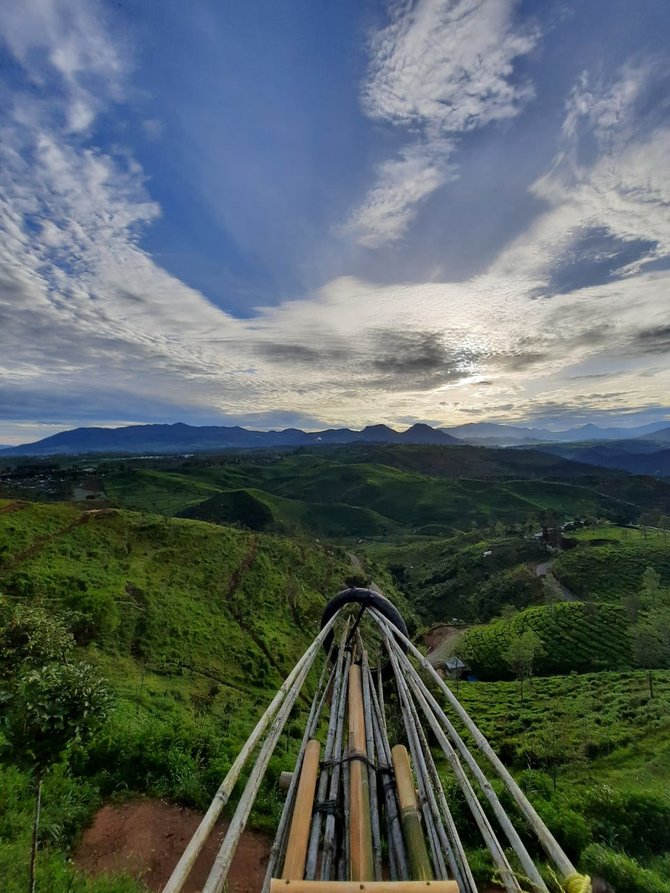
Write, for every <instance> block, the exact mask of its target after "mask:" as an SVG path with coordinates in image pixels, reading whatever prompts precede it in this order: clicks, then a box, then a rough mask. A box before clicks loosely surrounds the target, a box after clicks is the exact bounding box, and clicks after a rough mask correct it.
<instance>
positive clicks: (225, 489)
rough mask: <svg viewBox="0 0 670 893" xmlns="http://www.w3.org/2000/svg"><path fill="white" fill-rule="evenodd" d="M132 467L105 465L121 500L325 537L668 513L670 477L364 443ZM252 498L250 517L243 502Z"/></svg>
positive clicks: (507, 453) (497, 454)
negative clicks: (662, 478) (548, 518)
mask: <svg viewBox="0 0 670 893" xmlns="http://www.w3.org/2000/svg"><path fill="white" fill-rule="evenodd" d="M124 465H125V467H124V470H123V471H118V470H116V469H117V468H118V465H114V464H113V463H111V464H108V465H107V466H106V467H105V473H104V475H103V483H104V488H105V491H106V493H107V496H108V498H109V500H110V501H111V503H112V504H116V505H119V506H121V507H127V508H131V509H135V510H145V511H153V512H162V513H164V514H167V515H183V516H184V517H190V518H201V519H203V520H208V521H218V522H222V523H239V524H241V525H242V526H251V527H254V526H255V525H257V524H260V525H261V527H260V529H264V530H271V531H275V532H284V533H286V532H295V531H298V530H302V531H304V532H309V533H311V534H313V535H316V536H330V537H346V536H349V537H356V538H358V537H360V536H369V537H373V536H388V535H391V534H394V533H402V532H405V533H412V534H415V535H424V536H451V535H452V534H453V533H455V532H458V531H464V530H469V529H471V527H472V526H473V524H474V525H479V526H489V525H492V524H495V523H496V521H501V522H503V523H506V524H519V523H523V522H526V521H533V522H534V523H536V524H537V523H539V522H540V520H541V519H542V518H543V517H546V516H548V514H551V515H553V516H556V517H558V518H562V519H564V520H567V519H568V518H572V517H575V516H576V515H581V516H591V517H602V518H608V519H611V520H615V521H618V522H622V521H623V522H629V521H634V520H637V518H638V516H639V515H640V514H641V512H643V511H649V510H653V511H656V512H662V513H666V512H670V484H668V483H665V482H663V481H657V480H654V479H652V478H634V477H630V476H628V475H626V474H623V473H621V472H616V471H606V472H597V471H596V470H594V469H593V468H592V467H591V466H588V465H583V464H579V463H574V462H570V461H568V460H566V459H563V458H560V457H557V456H554V455H551V454H549V453H543V452H539V451H532V450H520V451H517V450H493V449H486V448H483V447H469V446H449V447H440V446H433V445H427V446H417V445H386V444H384V445H365V444H361V445H348V446H342V447H333V448H329V449H325V448H319V449H301V450H298V451H295V452H292V453H289V454H284V455H280V456H277V455H269V456H265V457H258V458H255V456H254V455H250V456H246V457H245V456H240V457H237V458H236V460H235V461H232V460H225V459H215V458H213V459H211V460H197V459H195V458H194V459H192V460H189V459H183V460H180V459H174V460H169V461H168V460H156V461H155V462H153V463H147V462H144V461H143V462H142V463H141V464H138V465H136V466H134V467H131V468H129V467H128V463H124ZM237 491H247V495H246V496H243V495H241V493H237V495H233V494H234V493H236V492H237ZM225 494H227V495H225ZM252 503H253V504H255V505H256V508H257V509H258V511H257V512H256V513H255V514H254V513H252V515H253V517H251V516H250V515H249V514H248V513H247V512H246V509H245V506H247V508H248V507H250V506H251V505H252ZM250 518H251V520H250Z"/></svg>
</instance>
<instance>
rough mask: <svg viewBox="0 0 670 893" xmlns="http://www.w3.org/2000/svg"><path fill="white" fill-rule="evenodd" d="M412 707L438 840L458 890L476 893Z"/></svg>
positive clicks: (460, 842) (473, 881)
mask: <svg viewBox="0 0 670 893" xmlns="http://www.w3.org/2000/svg"><path fill="white" fill-rule="evenodd" d="M412 707H413V716H414V718H415V721H416V727H417V729H418V732H419V737H420V739H421V747H422V750H423V754H424V757H425V760H426V765H427V768H428V774H429V783H428V790H429V791H430V792H431V794H433V798H434V799H436V800H437V804H436V805H437V807H438V810H439V812H440V813H441V815H442V818H443V824H442V823H441V824H440V825H438V831H439V832H440V839H441V841H442V845H443V847H444V851H445V853H446V855H447V860H448V862H449V867H450V868H451V872H452V875H453V877H454V878H455V880H457V881H458V885H459V889H460V890H461V891H462V893H477V884H476V883H475V879H474V877H473V875H472V871H471V870H470V865H469V863H468V860H467V856H466V855H465V850H464V848H463V843H462V841H461V838H460V835H459V833H458V829H457V828H456V823H455V822H454V818H453V816H452V814H451V810H450V809H449V804H448V803H447V798H446V797H445V794H444V789H443V787H442V781H441V779H440V776H439V775H438V772H437V767H436V765H435V760H434V759H433V754H432V753H431V750H430V746H429V744H428V741H427V739H426V734H425V732H424V730H423V725H422V724H421V722H420V720H419V716H418V713H417V710H416V707H415V705H414V704H412ZM443 834H444V835H445V836H444V837H443V836H442V835H443Z"/></svg>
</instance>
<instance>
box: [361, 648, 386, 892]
mask: <svg viewBox="0 0 670 893" xmlns="http://www.w3.org/2000/svg"><path fill="white" fill-rule="evenodd" d="M361 668H362V677H363V709H364V711H365V746H366V748H367V752H368V757H369V758H370V760H372V762H373V763H374V761H375V757H376V753H375V733H374V729H373V727H372V695H371V694H370V666H369V664H368V653H367V651H363V658H362V662H361ZM368 781H369V785H370V821H371V828H372V853H373V858H374V863H375V880H376V881H381V879H382V840H381V829H380V825H379V799H378V796H377V794H378V789H377V772H376V770H375V769H374V768H373V766H368Z"/></svg>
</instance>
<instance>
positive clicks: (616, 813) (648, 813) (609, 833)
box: [582, 785, 670, 857]
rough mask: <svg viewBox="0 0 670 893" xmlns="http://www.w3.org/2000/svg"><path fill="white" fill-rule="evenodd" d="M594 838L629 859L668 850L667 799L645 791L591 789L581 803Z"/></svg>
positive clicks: (669, 805)
mask: <svg viewBox="0 0 670 893" xmlns="http://www.w3.org/2000/svg"><path fill="white" fill-rule="evenodd" d="M582 809H583V811H584V815H585V816H586V818H587V819H588V820H589V823H590V824H591V827H592V829H593V833H594V836H595V837H598V838H600V839H601V840H604V841H605V842H606V843H608V844H610V845H615V846H616V847H617V848H620V849H622V850H624V852H626V853H627V854H628V855H629V856H647V857H648V856H651V855H657V854H661V853H664V852H665V851H666V850H669V849H670V800H669V799H668V797H667V796H662V795H660V794H656V793H649V792H647V791H638V790H634V789H632V790H631V789H629V790H623V791H621V790H614V789H613V788H611V787H609V786H608V785H598V787H595V788H591V789H590V790H589V791H588V792H587V794H586V797H585V800H584V802H583V803H582Z"/></svg>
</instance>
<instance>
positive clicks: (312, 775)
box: [282, 739, 321, 880]
mask: <svg viewBox="0 0 670 893" xmlns="http://www.w3.org/2000/svg"><path fill="white" fill-rule="evenodd" d="M320 756H321V745H320V744H319V742H318V741H315V740H314V739H312V740H311V741H308V742H307V747H306V748H305V756H304V759H303V763H302V769H301V770H300V781H299V782H298V792H297V794H296V798H295V806H294V808H293V819H292V821H291V831H290V833H289V838H288V844H287V846H286V858H285V859H284V869H283V871H282V878H284V879H286V878H289V879H292V880H293V879H295V880H302V879H303V878H304V876H305V860H306V859H307V843H308V841H309V829H310V827H311V824H312V808H313V806H314V792H315V791H316V778H317V775H318V773H319V757H320Z"/></svg>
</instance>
